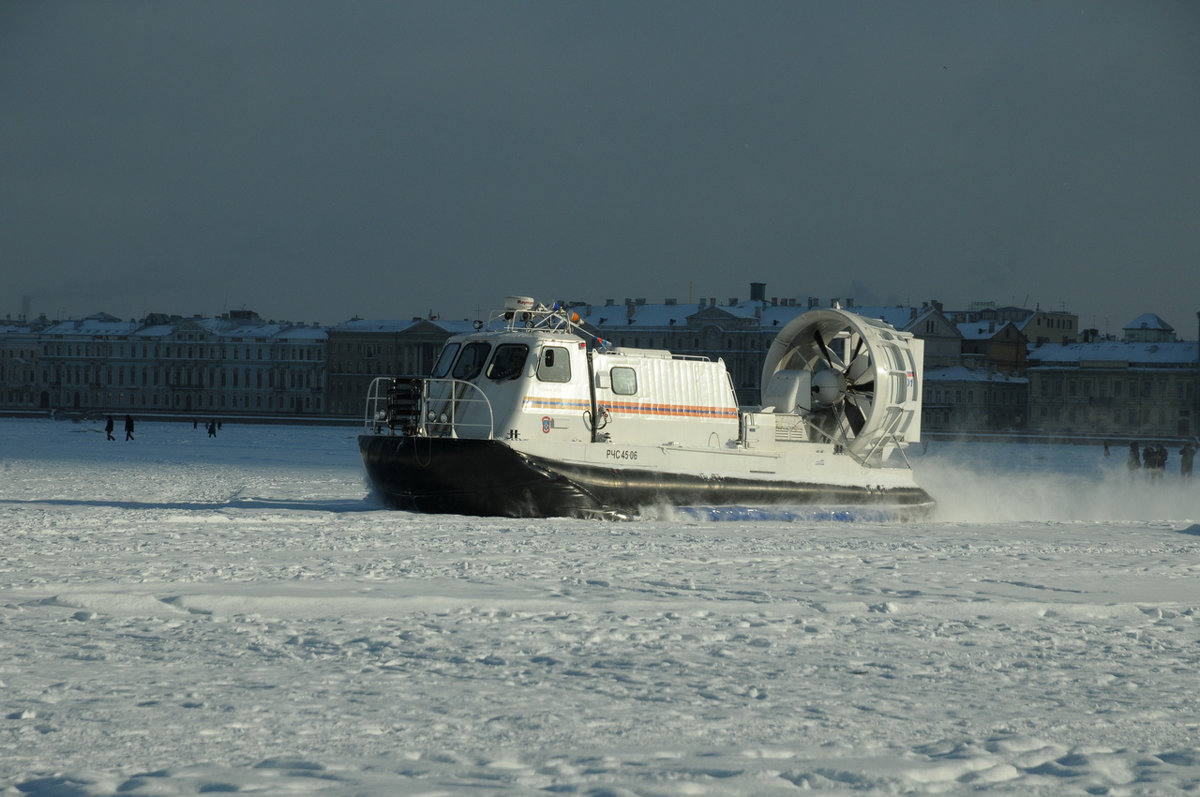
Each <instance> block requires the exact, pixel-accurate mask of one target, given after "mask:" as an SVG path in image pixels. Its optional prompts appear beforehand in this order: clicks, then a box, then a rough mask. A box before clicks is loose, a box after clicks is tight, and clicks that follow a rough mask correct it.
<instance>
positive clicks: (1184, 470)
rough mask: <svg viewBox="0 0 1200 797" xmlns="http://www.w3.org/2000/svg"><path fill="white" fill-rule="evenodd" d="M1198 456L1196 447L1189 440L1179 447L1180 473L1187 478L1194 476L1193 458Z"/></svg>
mask: <svg viewBox="0 0 1200 797" xmlns="http://www.w3.org/2000/svg"><path fill="white" fill-rule="evenodd" d="M1195 458H1196V447H1195V446H1194V445H1192V441H1191V440H1188V441H1187V442H1186V443H1184V444H1183V448H1181V449H1179V475H1180V476H1182V477H1183V478H1185V479H1190V478H1192V460H1193V459H1195Z"/></svg>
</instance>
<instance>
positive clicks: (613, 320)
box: [574, 301, 913, 329]
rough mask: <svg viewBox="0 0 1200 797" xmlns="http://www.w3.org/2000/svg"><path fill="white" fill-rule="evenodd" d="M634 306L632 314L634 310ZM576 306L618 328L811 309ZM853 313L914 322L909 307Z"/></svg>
mask: <svg viewBox="0 0 1200 797" xmlns="http://www.w3.org/2000/svg"><path fill="white" fill-rule="evenodd" d="M631 308H632V315H631V314H630V309H631ZM588 309H589V308H588V307H587V306H581V307H576V308H574V310H575V312H577V313H579V317H580V319H581V320H583V321H584V322H585V323H588V324H591V325H592V326H595V327H601V328H609V329H611V328H614V327H629V328H634V329H636V328H652V329H653V328H665V327H671V326H675V327H683V326H687V322H688V319H689V318H691V317H692V316H694V315H697V314H714V315H720V313H725V314H727V315H729V316H731V317H733V318H735V319H742V320H754V321H756V322H757V323H758V325H759V326H761V327H762V328H764V329H774V328H777V327H782V326H785V325H786V324H787V323H788V322H790V321H791V320H792V319H794V318H796V317H797V316H800V315H803V314H804V313H806V312H808V310H809V308H808V306H807V305H783V304H779V305H775V304H764V303H763V302H758V301H746V302H738V303H736V304H716V305H714V304H705V305H703V306H701V305H700V304H632V305H625V304H612V305H591V307H590V309H591V312H588ZM842 309H843V310H846V311H847V312H850V313H855V314H856V315H860V316H862V317H864V318H872V319H880V320H882V321H885V322H886V323H888V324H891V325H892V326H893V327H895V328H896V329H904V328H905V326H907V325H909V324H911V323H912V320H913V317H912V310H911V309H910V308H908V307H901V306H894V307H887V306H881V307H843V308H842Z"/></svg>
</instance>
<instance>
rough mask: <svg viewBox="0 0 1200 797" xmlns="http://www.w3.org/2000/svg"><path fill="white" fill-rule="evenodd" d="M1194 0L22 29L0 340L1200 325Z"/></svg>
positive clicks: (220, 12) (56, 13)
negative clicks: (343, 327)
mask: <svg viewBox="0 0 1200 797" xmlns="http://www.w3.org/2000/svg"><path fill="white" fill-rule="evenodd" d="M1198 265H1200V4H1197V3H1191V2H1182V1H1181V2H1120V3H1108V2H1098V1H1096V0H1079V2H1045V3H1033V2H1007V1H1006V2H987V3H984V2H962V0H953V1H951V2H916V3H897V2H890V1H889V2H849V3H841V2H839V3H830V2H744V3H730V2H721V3H707V2H682V1H680V2H653V1H651V2H645V1H639V2H560V1H559V0H554V1H553V2H550V1H548V2H491V1H490V0H488V1H486V2H485V1H483V0H481V1H480V2H459V1H457V0H448V2H379V3H373V2H352V3H334V2H320V3H316V2H304V1H303V0H286V1H285V0H278V1H277V2H276V1H272V0H262V1H261V2H242V0H237V2H208V1H205V2H192V1H191V0H179V1H178V2H149V1H148V0H146V1H140V2H134V1H132V0H131V1H129V2H48V3H47V2H40V1H39V2H33V1H32V0H31V1H29V2H26V1H25V0H8V1H7V2H4V3H0V285H2V286H3V290H2V291H0V317H3V316H4V315H6V314H12V315H16V314H17V313H18V312H19V311H20V309H21V300H22V296H25V295H29V296H31V297H32V308H33V311H34V313H42V312H44V313H46V314H47V315H50V316H52V317H54V316H57V315H60V314H62V315H65V316H83V315H87V314H90V313H93V312H97V311H105V312H109V313H112V314H114V315H117V316H120V317H122V318H134V317H141V316H143V315H145V314H146V313H148V312H175V313H182V314H191V313H203V314H213V313H219V312H222V311H224V310H228V309H236V308H241V307H247V308H250V309H255V310H258V311H259V312H260V313H261V314H262V315H263V316H265V317H271V318H288V319H291V320H297V321H321V322H323V323H335V322H337V321H341V320H345V319H347V318H349V317H351V316H354V315H358V316H363V317H385V318H407V317H410V316H413V315H418V314H424V313H427V312H429V311H430V310H433V311H435V312H440V313H441V314H443V316H445V317H453V318H462V317H468V316H471V317H474V316H475V315H476V308H480V309H481V310H482V311H483V312H485V313H486V311H487V310H488V309H490V308H492V307H493V306H495V305H497V304H498V302H499V301H500V300H501V298H502V297H503V296H504V295H506V294H511V293H520V294H528V295H533V296H537V297H539V298H541V299H544V300H549V299H553V298H565V299H582V300H588V301H595V302H603V301H604V300H605V299H606V298H615V299H616V300H617V301H621V300H622V299H624V298H625V297H645V298H646V299H647V300H648V301H651V302H657V301H662V300H663V299H664V298H666V297H676V298H678V299H679V300H680V301H686V300H687V299H688V298H689V295H690V296H691V297H692V298H699V297H702V296H703V297H709V296H715V297H718V298H719V299H720V300H722V301H724V300H725V299H727V298H729V297H734V296H736V297H739V298H742V299H745V298H747V297H748V287H747V286H748V283H749V282H750V281H752V280H753V281H764V282H766V283H767V293H768V295H778V296H797V297H806V296H818V297H821V298H822V299H823V300H827V299H828V298H829V297H831V296H841V297H845V296H853V297H854V298H855V299H856V301H858V302H859V303H860V304H866V303H895V302H903V303H909V302H916V303H919V302H920V301H922V300H927V299H934V298H936V299H940V300H942V301H943V302H945V303H946V305H947V306H948V307H959V306H964V305H965V304H967V303H968V302H970V301H972V300H976V299H993V300H996V301H998V302H1001V303H1005V304H1007V303H1016V304H1028V305H1034V304H1036V303H1040V304H1041V305H1042V306H1043V307H1053V308H1061V307H1065V308H1066V309H1068V310H1071V311H1073V312H1076V313H1078V314H1079V315H1080V317H1081V321H1082V322H1083V323H1084V324H1085V325H1087V326H1093V325H1094V326H1098V327H1099V328H1100V329H1101V330H1105V329H1109V330H1111V331H1114V332H1115V331H1118V330H1119V329H1120V327H1121V326H1122V325H1123V324H1125V323H1126V322H1128V321H1130V320H1132V319H1133V318H1134V317H1135V316H1137V315H1138V314H1140V313H1142V312H1146V311H1152V312H1156V313H1158V314H1159V315H1161V316H1162V317H1163V318H1165V319H1166V320H1167V321H1168V322H1170V323H1171V324H1172V325H1174V326H1175V327H1176V329H1177V331H1178V332H1180V334H1182V335H1184V336H1185V337H1189V338H1193V339H1194V338H1195V337H1196V316H1195V312H1196V311H1197V310H1200V269H1198Z"/></svg>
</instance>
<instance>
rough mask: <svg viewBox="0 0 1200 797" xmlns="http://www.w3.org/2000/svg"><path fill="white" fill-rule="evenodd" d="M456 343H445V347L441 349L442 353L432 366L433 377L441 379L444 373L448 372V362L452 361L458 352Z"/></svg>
mask: <svg viewBox="0 0 1200 797" xmlns="http://www.w3.org/2000/svg"><path fill="white" fill-rule="evenodd" d="M459 345H460V344H458V343H447V344H446V348H444V349H442V353H441V354H440V355H438V361H437V364H435V365H434V366H433V373H432V374H431V376H433V378H434V379H442V378H443V377H445V376H446V374H448V373H450V364H451V363H453V362H454V355H456V354H458V349H459Z"/></svg>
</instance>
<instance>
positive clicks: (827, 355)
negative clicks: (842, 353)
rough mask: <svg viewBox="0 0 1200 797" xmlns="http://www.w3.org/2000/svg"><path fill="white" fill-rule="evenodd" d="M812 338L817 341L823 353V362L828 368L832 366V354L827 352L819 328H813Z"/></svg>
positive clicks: (827, 349)
mask: <svg viewBox="0 0 1200 797" xmlns="http://www.w3.org/2000/svg"><path fill="white" fill-rule="evenodd" d="M813 339H815V340H816V341H817V346H819V347H820V349H821V354H823V355H825V362H826V363H828V364H829V367H830V368H832V367H833V355H832V354H830V353H829V347H828V346H826V345H825V338H824V337H823V336H822V335H821V330H820V329H819V328H818V329H815V330H813Z"/></svg>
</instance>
